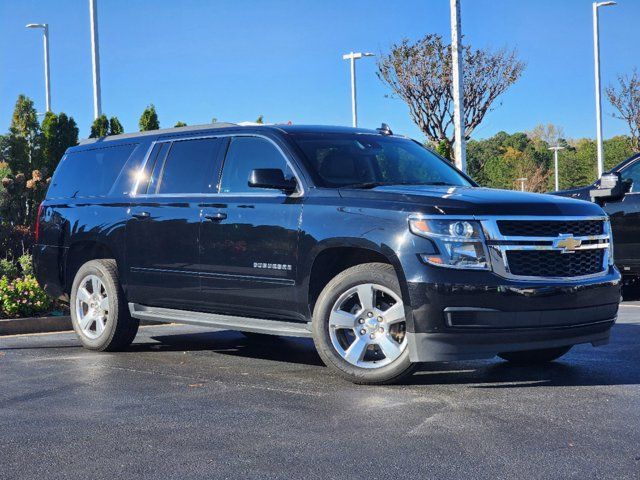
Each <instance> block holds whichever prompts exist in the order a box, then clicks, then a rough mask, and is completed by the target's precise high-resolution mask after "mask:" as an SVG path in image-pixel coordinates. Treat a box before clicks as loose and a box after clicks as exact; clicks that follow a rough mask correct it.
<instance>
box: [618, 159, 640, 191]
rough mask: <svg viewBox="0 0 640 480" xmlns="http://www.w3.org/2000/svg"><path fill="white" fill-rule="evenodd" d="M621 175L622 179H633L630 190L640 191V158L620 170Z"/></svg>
mask: <svg viewBox="0 0 640 480" xmlns="http://www.w3.org/2000/svg"><path fill="white" fill-rule="evenodd" d="M620 176H621V177H622V180H623V181H624V180H631V181H632V182H633V184H632V185H631V190H629V191H630V192H633V193H638V192H640V160H638V161H637V162H636V163H634V164H633V165H631V166H630V167H627V168H625V169H624V170H622V172H620Z"/></svg>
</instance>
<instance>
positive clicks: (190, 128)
mask: <svg viewBox="0 0 640 480" xmlns="http://www.w3.org/2000/svg"><path fill="white" fill-rule="evenodd" d="M238 126H241V125H238V124H237V123H228V122H217V123H208V124H203V125H188V126H186V127H173V128H161V129H158V130H147V131H144V132H133V133H123V134H120V135H109V136H107V137H100V138H86V139H84V140H81V141H80V142H79V145H86V144H89V143H96V142H104V141H114V140H124V139H127V138H137V137H144V136H148V135H163V134H168V133H189V132H197V131H201V130H210V129H212V128H229V127H238Z"/></svg>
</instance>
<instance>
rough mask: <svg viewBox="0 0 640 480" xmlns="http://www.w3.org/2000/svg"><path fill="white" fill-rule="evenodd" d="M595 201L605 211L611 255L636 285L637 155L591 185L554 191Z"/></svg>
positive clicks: (639, 226)
mask: <svg viewBox="0 0 640 480" xmlns="http://www.w3.org/2000/svg"><path fill="white" fill-rule="evenodd" d="M554 194H555V195H561V196H564V197H570V198H578V199H580V200H588V201H592V202H595V203H597V204H598V205H600V206H601V207H602V209H603V210H604V211H605V212H607V214H608V215H609V219H610V221H611V230H612V233H613V239H614V251H613V257H614V261H615V264H616V265H617V266H618V269H619V270H620V271H621V272H622V275H623V277H624V279H625V281H626V283H628V284H629V285H630V286H634V287H636V288H637V287H638V286H640V155H635V156H633V157H631V158H628V159H627V160H625V161H624V162H622V163H620V164H618V165H616V166H615V167H614V168H612V169H611V171H610V172H608V173H606V174H605V175H603V176H602V178H601V179H600V180H598V181H597V182H595V183H594V184H593V185H588V186H586V187H580V188H574V189H571V190H562V191H560V192H554Z"/></svg>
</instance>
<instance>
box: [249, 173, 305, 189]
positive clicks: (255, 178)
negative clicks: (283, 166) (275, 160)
mask: <svg viewBox="0 0 640 480" xmlns="http://www.w3.org/2000/svg"><path fill="white" fill-rule="evenodd" d="M249 186H250V187H253V188H270V189H273V190H280V191H282V192H285V193H293V192H294V191H295V190H296V181H295V180H294V179H291V180H287V179H286V178H284V173H283V172H282V170H280V169H279V168H256V169H255V170H251V175H249Z"/></svg>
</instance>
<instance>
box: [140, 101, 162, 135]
mask: <svg viewBox="0 0 640 480" xmlns="http://www.w3.org/2000/svg"><path fill="white" fill-rule="evenodd" d="M138 126H139V127H140V131H141V132H146V131H148V130H158V129H159V128H160V122H159V121H158V114H157V113H156V107H155V106H154V105H153V103H152V104H151V105H149V106H148V107H147V108H145V110H144V112H142V116H141V117H140V122H139V123H138Z"/></svg>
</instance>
